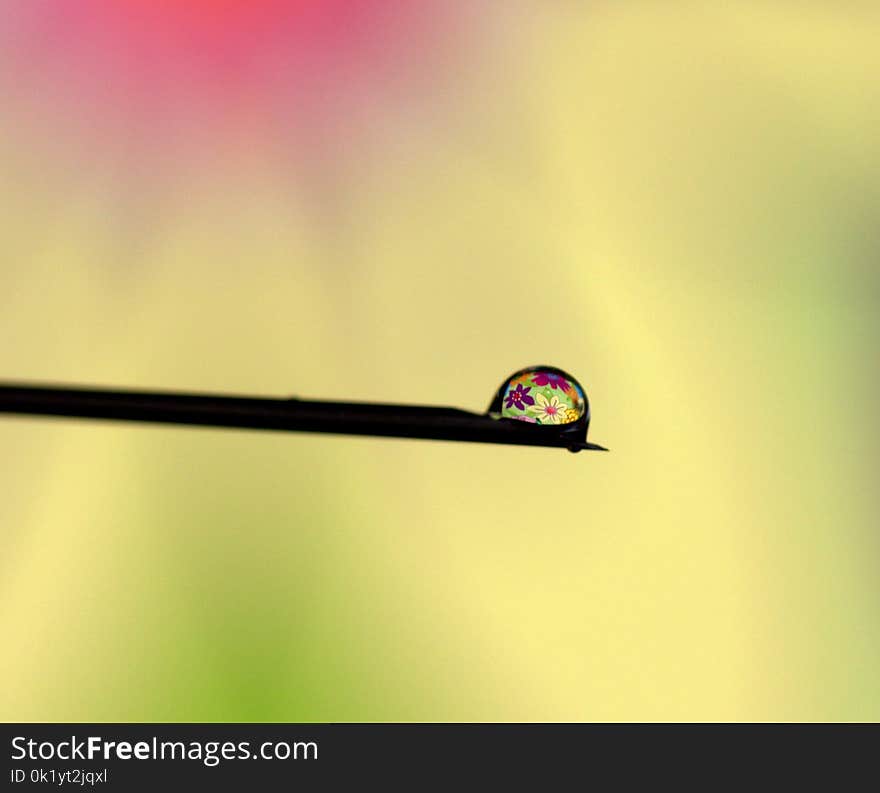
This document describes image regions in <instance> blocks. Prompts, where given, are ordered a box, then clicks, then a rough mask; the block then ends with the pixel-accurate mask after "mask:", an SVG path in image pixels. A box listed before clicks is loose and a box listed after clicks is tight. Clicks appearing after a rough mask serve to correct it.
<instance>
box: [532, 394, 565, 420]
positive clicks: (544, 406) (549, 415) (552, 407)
mask: <svg viewBox="0 0 880 793" xmlns="http://www.w3.org/2000/svg"><path fill="white" fill-rule="evenodd" d="M529 410H530V411H531V412H532V413H534V414H535V417H536V418H537V419H538V421H540V422H541V423H542V424H564V423H567V422H568V406H567V405H565V404H563V403H562V402H560V401H559V397H558V396H551V397H550V399H547V397H545V396H544V395H543V394H535V404H534V405H533V406H531V407H529Z"/></svg>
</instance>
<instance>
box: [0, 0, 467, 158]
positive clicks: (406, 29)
mask: <svg viewBox="0 0 880 793" xmlns="http://www.w3.org/2000/svg"><path fill="white" fill-rule="evenodd" d="M472 12H473V9H472V8H469V6H468V4H466V3H463V2H459V1H458V0H455V1H454V2H448V1H447V2H435V1H434V0H393V1H391V2H389V0H384V1H383V0H176V2H174V1H172V0H164V1H163V0H32V1H31V2H27V3H23V2H22V3H13V4H10V5H5V6H4V7H3V9H0V31H2V32H0V37H2V38H0V43H2V51H0V72H2V73H3V74H4V75H5V77H0V86H2V91H3V98H4V105H5V107H6V111H5V113H6V115H7V120H10V121H11V122H12V123H13V124H14V125H16V126H17V127H18V128H19V129H21V130H24V132H25V134H26V135H27V134H30V132H32V131H34V130H35V131H36V132H37V135H38V136H42V137H44V138H49V142H50V143H51V142H52V140H53V139H54V140H55V141H57V139H59V138H61V139H64V140H65V141H67V144H69V143H70V142H74V143H75V145H76V147H77V148H78V149H85V150H87V151H89V152H91V153H95V152H97V153H104V154H107V153H109V152H112V151H114V150H115V149H119V148H124V150H125V152H126V154H125V156H126V159H129V160H130V159H135V160H138V161H141V162H143V161H146V162H147V163H149V161H150V160H155V159H161V160H163V161H167V160H168V158H169V156H172V157H173V155H174V154H175V153H176V154H181V153H182V154H183V155H184V156H186V155H187V153H188V152H191V151H192V150H193V148H194V147H196V148H198V147H201V146H206V145H208V146H210V147H212V148H215V149H216V148H218V147H223V146H224V145H226V144H227V143H228V144H229V145H233V146H235V145H237V146H241V142H242V138H243V137H244V138H247V137H249V136H251V137H252V136H254V135H257V136H258V140H259V141H260V145H261V146H263V147H265V146H266V145H267V144H268V142H269V141H275V142H276V143H277V144H278V145H279V146H280V147H282V148H285V149H286V150H287V152H286V155H291V153H292V152H296V153H297V154H295V155H294V156H300V157H303V156H304V157H307V158H308V157H314V156H318V155H320V153H321V152H322V151H323V150H325V149H329V150H332V149H333V148H334V143H335V142H338V141H339V139H340V138H343V137H347V136H350V135H351V134H353V133H354V134H356V132H357V129H358V127H359V126H360V125H363V124H368V123H369V120H370V119H371V118H375V117H376V116H377V115H381V114H382V113H383V112H384V111H385V110H387V109H389V108H390V109H393V108H395V107H399V106H401V105H402V104H405V103H406V102H407V100H408V98H410V97H412V96H413V95H417V94H418V93H419V92H424V91H430V90H431V87H432V86H436V83H437V81H438V80H442V79H443V74H444V72H445V71H446V66H447V65H448V64H449V63H450V62H454V61H456V60H457V59H460V58H461V57H464V51H465V49H466V47H465V46H464V44H463V42H465V41H466V40H467V39H468V36H467V35H466V33H467V31H468V30H469V29H470V28H471V26H472V25H473V23H474V14H473V13H472ZM47 130H52V133H51V135H48V136H47V135H46V131H47ZM67 144H66V145H65V147H66V148H67ZM269 145H270V144H269ZM68 151H69V149H68Z"/></svg>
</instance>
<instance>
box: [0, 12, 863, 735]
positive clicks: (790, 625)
mask: <svg viewBox="0 0 880 793" xmlns="http://www.w3.org/2000/svg"><path fill="white" fill-rule="evenodd" d="M499 30H500V31H501V32H500V33H498V35H497V40H496V41H495V42H494V44H493V49H492V53H491V55H487V56H486V57H485V60H484V61H483V62H481V63H479V64H472V65H471V66H470V68H471V69H473V70H474V73H473V74H472V75H469V76H468V79H467V80H465V81H464V82H465V83H466V84H459V83H456V84H455V85H453V86H450V88H449V89H448V90H449V91H450V93H451V94H452V97H453V99H452V100H450V99H449V97H447V99H446V101H447V104H451V105H452V106H453V109H450V108H449V107H445V108H444V110H443V112H442V113H440V112H439V111H438V113H437V116H436V117H432V116H430V114H428V116H429V122H430V123H428V124H427V125H426V128H423V129H422V131H421V133H419V134H420V135H421V137H420V138H419V140H418V141H417V142H416V143H413V144H412V145H411V146H399V147H397V148H392V147H389V150H388V151H387V152H385V153H384V155H375V156H373V157H372V159H369V160H367V161H365V162H363V163H361V164H360V165H359V167H358V168H357V169H356V170H355V171H352V172H351V173H349V174H345V175H343V177H342V178H341V179H340V182H339V184H337V185H336V186H335V190H336V193H335V198H336V199H337V200H336V201H335V202H333V206H332V208H331V209H327V208H325V207H323V206H322V207H321V208H319V210H317V211H316V210H315V208H314V207H310V206H309V201H308V200H303V198H302V197H301V196H298V195H297V193H296V190H291V189H288V188H287V186H286V185H285V184H283V183H282V182H283V180H282V177H280V176H279V175H278V173H277V172H276V170H274V169H273V167H272V165H273V162H272V156H271V153H266V156H265V157H264V158H261V157H259V156H258V157H255V159H254V161H252V162H250V163H249V164H248V165H247V167H239V166H230V167H229V169H228V170H223V169H219V170H213V171H211V173H207V174H205V175H204V178H203V179H202V180H200V181H199V182H198V183H195V184H188V185H187V186H186V189H180V190H172V189H168V190H167V191H165V192H161V191H160V192H159V194H158V197H157V198H156V199H155V204H149V205H148V206H147V207H146V208H144V207H143V206H141V205H140V204H138V205H137V206H136V207H135V208H132V209H129V208H128V206H127V205H126V204H124V203H123V204H121V205H120V203H119V202H118V200H117V199H118V195H117V194H115V193H114V192H113V190H112V189H110V188H108V187H107V186H106V184H105V181H104V180H103V175H102V174H100V173H98V174H90V175H89V176H84V175H83V173H82V172H81V171H78V170H76V169H73V170H72V171H64V170H63V169H62V170H60V171H58V172H55V173H52V172H49V173H47V170H46V168H45V163H43V162H42V161H41V160H40V158H39V157H37V156H35V155H33V154H32V153H28V152H22V151H21V149H20V147H19V146H17V145H16V144H15V142H14V141H13V140H12V139H11V138H4V137H3V134H2V131H0V167H2V169H3V171H4V172H6V173H7V174H10V175H11V177H12V178H11V179H10V180H9V181H7V182H6V184H5V185H4V187H3V189H2V190H0V202H2V203H0V210H2V211H0V217H2V220H0V224H2V228H3V234H2V235H0V262H2V263H0V274H2V291H0V334H2V338H3V340H4V343H3V345H2V347H0V374H2V377H3V378H7V379H35V380H49V381H62V382H63V381H69V382H77V383H98V384H106V385H127V386H139V387H148V388H153V387H155V388H179V389H202V390H220V391H227V392H240V393H254V394H264V393H265V394H279V395H280V394H288V393H295V394H298V395H303V396H318V397H327V398H331V397H333V396H334V395H338V396H339V397H340V398H345V399H365V400H372V399H375V400H386V401H412V402H425V403H436V404H441V405H455V406H461V407H465V408H471V409H475V410H482V409H484V408H485V406H486V405H487V404H488V401H489V399H490V397H491V395H492V394H493V392H494V390H495V389H496V388H497V386H498V385H499V383H500V382H501V381H502V380H503V379H504V377H505V376H506V375H507V374H509V373H510V372H512V371H514V370H516V369H518V368H520V367H521V366H525V365H529V364H534V363H540V362H547V363H551V364H555V365H558V366H561V367H563V368H564V369H566V370H568V371H570V372H572V373H573V374H574V375H575V376H577V377H579V378H580V379H581V380H582V382H583V384H584V386H585V387H586V389H587V391H588V393H589V395H590V399H591V403H592V407H593V423H592V428H591V438H592V439H594V440H596V441H597V442H600V443H603V444H604V445H607V446H609V447H610V448H611V450H612V451H611V453H610V454H607V455H588V454H581V455H577V456H572V455H569V454H563V453H560V452H558V451H556V450H551V449H548V450H543V449H540V450H533V449H507V448H503V447H499V448H492V447H488V446H486V447H483V446H480V445H474V446H468V445H458V444H440V443H426V442H416V441H412V442H407V441H390V440H370V439H347V438H330V437H309V436H302V437H300V436H282V435H273V434H265V435H260V434H253V433H238V432H225V431H209V430H185V429H180V430H177V429H164V428H145V427H130V426H121V425H120V426H115V425H107V424H92V425H89V424H80V423H76V422H62V421H55V420H45V421H36V420H24V419H11V418H4V419H2V421H0V445H2V448H3V449H4V450H5V453H6V454H5V458H6V464H5V466H4V468H3V473H4V475H3V477H2V479H0V529H2V535H0V536H2V554H0V635H2V636H3V641H2V644H3V650H2V653H0V679H2V680H3V681H4V682H3V684H2V688H0V718H2V719H5V720H54V721H57V720H96V721H100V720H120V721H127V720H144V721H165V720H170V721H173V720H187V721H211V720H237V721H247V720H258V721H272V720H281V721H299V720H303V721H339V720H352V721H359V720H369V721H376V720H378V721H381V720H421V721H424V720H429V721H436V720H543V719H552V720H624V719H639V720H655V719H660V720H674V719H687V720H727V719H747V720H790V719H845V720H860V719H872V720H875V719H878V718H880V676H878V675H877V669H878V668H880V590H878V585H877V573H878V559H880V553H878V552H880V547H878V546H880V543H878V536H877V517H876V501H877V498H876V492H875V485H876V480H877V463H878V456H877V451H876V449H875V439H876V437H877V434H878V432H877V431H878V419H877V414H876V408H875V402H876V399H875V397H874V392H875V389H876V386H877V372H876V368H877V361H878V356H877V339H878V331H880V327H878V325H880V323H878V319H877V303H878V296H880V275H878V269H877V251H878V245H877V243H878V235H877V228H878V226H877V217H878V209H880V112H878V108H880V81H878V80H877V76H878V74H880V50H878V48H877V41H878V34H880V13H878V11H877V7H876V5H875V4H873V3H871V4H867V3H865V4H859V3H794V2H788V3H773V4H767V3H757V2H740V3H733V4H728V5H725V6H723V7H722V6H718V5H716V6H709V5H706V4H690V3H675V4H657V3H647V2H637V3H628V4H624V5H623V6H621V5H618V4H607V3H606V4H602V3H598V4H587V5H583V6H582V5H580V4H560V5H557V4H553V7H552V8H550V7H547V8H544V9H543V10H533V11H531V12H529V14H528V15H526V16H523V17H517V18H516V24H510V25H507V26H499ZM456 79H457V80H461V79H463V78H462V76H461V75H459V76H457V77H456ZM423 112H424V111H423ZM353 145H354V144H353ZM239 165H240V164H239ZM111 182H112V179H111ZM13 185H14V187H12V186H13ZM141 212H142V213H143V215H141V214H138V213H141ZM141 217H144V218H146V219H147V220H145V221H144V222H143V223H141V222H140V220H133V218H141Z"/></svg>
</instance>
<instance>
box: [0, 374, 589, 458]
mask: <svg viewBox="0 0 880 793" xmlns="http://www.w3.org/2000/svg"><path fill="white" fill-rule="evenodd" d="M0 413H16V414H25V415H39V416H66V417H78V418H88V419H110V420H121V421H140V422H153V423H162V424H189V425H199V426H211V427H241V428H246V429H259V430H286V431H292V432H329V433H335V434H342V435H378V436H386V437H396V438H427V439H431V440H446V441H472V442H477V443H506V444H516V445H526V446H556V447H562V448H569V449H572V450H573V451H578V450H580V449H598V450H603V448H602V447H601V446H596V445H595V444H589V443H586V442H585V441H584V439H583V437H582V435H581V437H580V438H578V437H577V436H576V435H574V434H571V433H566V431H565V430H564V429H563V430H559V429H558V428H551V427H535V426H534V425H532V424H524V423H521V422H515V421H501V420H498V419H497V418H492V417H491V416H488V415H480V414H477V413H469V412H468V411H465V410H458V409H456V408H444V407H423V406H417V405H383V404H371V403H358V402H320V401H313V400H309V401H305V400H300V399H271V398H251V397H233V396H217V395H209V394H176V393H162V392H149V391H119V390H113V391H110V390H100V389H87V388H69V387H62V388H55V387H47V386H34V385H29V384H16V383H9V384H3V383H0Z"/></svg>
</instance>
